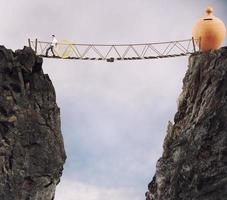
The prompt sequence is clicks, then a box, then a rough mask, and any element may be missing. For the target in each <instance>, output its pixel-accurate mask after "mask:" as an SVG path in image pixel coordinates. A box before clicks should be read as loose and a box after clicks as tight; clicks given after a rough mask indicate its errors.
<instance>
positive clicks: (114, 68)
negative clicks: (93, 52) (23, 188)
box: [0, 0, 227, 200]
mask: <svg viewBox="0 0 227 200" xmlns="http://www.w3.org/2000/svg"><path fill="white" fill-rule="evenodd" d="M208 5H211V6H213V8H214V14H215V15H216V16H217V17H220V18H221V19H222V20H223V21H224V22H225V24H227V16H226V13H227V1H226V0H199V1H198V0H190V1H189V0H171V1H168V0H159V1H154V0H114V1H113V0H64V1H62V0H55V1H54V0H32V1H31V0H1V7H0V15H1V17H0V24H1V31H0V39H1V44H2V45H5V46H6V47H7V48H12V49H14V50H15V49H18V48H23V46H24V45H27V39H28V38H32V39H34V38H38V39H40V40H46V41H49V40H50V39H51V37H50V36H51V35H52V34H55V35H56V37H57V39H58V40H62V39H67V40H70V41H73V42H75V43H77V42H78V43H90V42H91V43H108V44H110V43H137V42H138V43H141V42H159V41H168V40H178V39H189V38H191V30H192V26H193V24H194V23H195V22H196V21H197V19H198V18H200V17H202V16H203V14H204V10H205V8H206V6H208ZM225 45H226V41H225ZM187 61H188V58H187V57H179V58H171V59H160V60H149V61H147V60H146V61H133V62H132V61H125V62H115V63H106V62H92V61H67V60H63V61H62V60H51V59H49V60H47V59H44V63H43V69H44V71H45V73H48V74H49V76H50V78H51V79H52V81H53V83H54V86H55V89H56V93H57V101H58V105H59V107H60V108H61V120H62V133H63V136H64V140H65V148H66V152H67V156H68V158H67V162H66V164H65V169H64V172H63V176H62V179H61V183H60V184H59V186H58V187H57V191H56V200H139V199H144V193H145V191H146V190H147V184H148V183H149V181H150V180H151V179H152V176H153V175H154V172H155V164H156V161H157V159H158V158H159V157H160V156H161V153H162V143H163V139H164V136H165V134H166V127H167V123H168V120H171V121H172V120H173V116H174V114H175V112H176V99H177V97H178V95H179V93H180V91H181V87H182V78H183V76H184V74H185V72H186V69H187Z"/></svg>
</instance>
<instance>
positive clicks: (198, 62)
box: [146, 47, 227, 200]
mask: <svg viewBox="0 0 227 200" xmlns="http://www.w3.org/2000/svg"><path fill="white" fill-rule="evenodd" d="M163 148H164V151H163V155H162V157H161V158H160V159H159V160H158V162H157V166H156V174H155V176H154V178H153V180H152V182H151V183H150V184H149V186H148V189H149V191H148V192H147V193H146V196H147V199H149V200H153V199H155V200H225V199H227V48H226V47H225V48H222V49H220V50H215V51H211V52H209V53H202V54H197V55H192V56H191V57H190V59H189V68H188V71H187V73H186V75H185V78H184V80H183V91H182V93H181V95H180V97H179V104H178V111H177V113H176V115H175V118H174V124H172V123H169V125H168V130H167V135H166V138H165V141H164V145H163Z"/></svg>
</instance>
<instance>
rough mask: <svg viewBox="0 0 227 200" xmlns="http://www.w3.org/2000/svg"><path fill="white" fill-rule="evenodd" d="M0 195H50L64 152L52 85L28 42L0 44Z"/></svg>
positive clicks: (6, 199) (39, 198) (44, 198)
mask: <svg viewBox="0 0 227 200" xmlns="http://www.w3.org/2000/svg"><path fill="white" fill-rule="evenodd" d="M0 93H1V95H0V199H1V200H53V199H54V193H55V188H56V185H57V184H58V182H59V180H60V176H61V174H62V170H63V164H64V162H65V159H66V156H65V151H64V145H63V139H62V135H61V130H60V114H59V108H58V106H57V104H56V98H55V91H54V87H53V85H52V83H51V81H50V79H49V77H48V75H45V74H44V73H43V71H42V59H41V58H39V57H37V56H36V55H35V54H34V52H33V51H32V50H31V49H30V48H26V47H25V48H24V49H23V50H18V51H16V52H12V51H11V50H8V49H6V48H5V47H3V46H0Z"/></svg>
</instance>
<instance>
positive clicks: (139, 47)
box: [29, 38, 199, 62]
mask: <svg viewBox="0 0 227 200" xmlns="http://www.w3.org/2000/svg"><path fill="white" fill-rule="evenodd" d="M196 43H197V44H198V43H199V40H196V39H193V38H192V39H188V40H178V41H170V42H159V43H142V44H110V45H106V44H73V43H69V42H59V43H57V44H56V45H55V46H54V47H53V52H54V55H53V54H52V52H51V51H50V48H49V47H50V46H51V42H43V41H38V40H37V39H36V40H35V41H32V40H30V39H29V46H30V47H31V48H32V49H33V50H34V51H35V52H36V54H37V55H39V56H41V57H48V58H63V59H78V60H105V61H108V62H113V61H115V60H141V59H158V58H168V57H177V56H186V55H189V54H192V53H195V52H197V51H199V47H198V46H197V45H196ZM49 54H51V55H49Z"/></svg>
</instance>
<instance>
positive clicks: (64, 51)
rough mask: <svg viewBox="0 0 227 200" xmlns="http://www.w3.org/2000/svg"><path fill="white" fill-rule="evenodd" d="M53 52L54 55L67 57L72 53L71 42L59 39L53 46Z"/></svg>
mask: <svg viewBox="0 0 227 200" xmlns="http://www.w3.org/2000/svg"><path fill="white" fill-rule="evenodd" d="M54 52H55V55H56V56H59V57H61V58H69V57H71V56H72V54H73V45H72V42H70V41H67V40H61V41H60V42H58V43H57V45H56V46H55V47H54Z"/></svg>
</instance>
